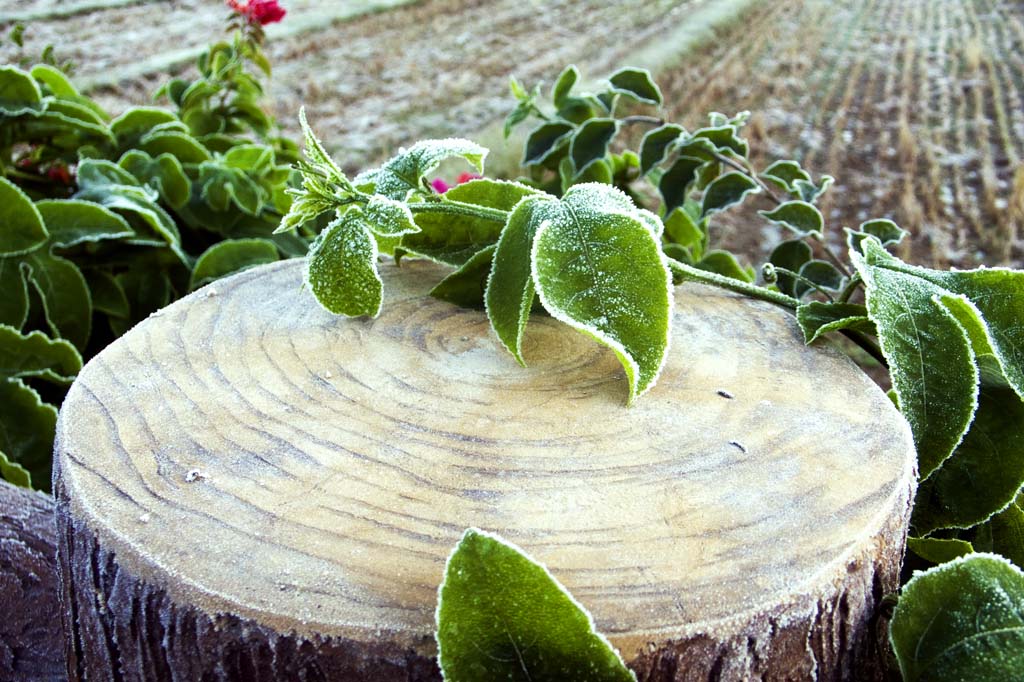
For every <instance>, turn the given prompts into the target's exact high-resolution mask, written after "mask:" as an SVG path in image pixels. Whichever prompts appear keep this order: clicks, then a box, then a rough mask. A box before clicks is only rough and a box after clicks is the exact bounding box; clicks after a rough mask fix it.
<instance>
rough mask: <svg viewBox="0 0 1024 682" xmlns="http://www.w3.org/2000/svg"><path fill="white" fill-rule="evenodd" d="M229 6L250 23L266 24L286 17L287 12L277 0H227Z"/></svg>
mask: <svg viewBox="0 0 1024 682" xmlns="http://www.w3.org/2000/svg"><path fill="white" fill-rule="evenodd" d="M227 3H228V7H230V8H231V9H232V10H234V11H235V12H236V13H238V14H239V15H241V16H242V17H243V18H245V20H246V21H247V22H249V23H250V24H259V25H260V26H266V25H267V24H273V23H275V22H278V21H281V20H282V19H284V15H285V14H287V12H285V10H284V8H283V7H281V6H280V5H279V4H277V0H227Z"/></svg>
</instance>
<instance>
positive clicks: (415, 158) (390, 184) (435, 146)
mask: <svg viewBox="0 0 1024 682" xmlns="http://www.w3.org/2000/svg"><path fill="white" fill-rule="evenodd" d="M486 156H487V150H486V149H485V148H483V147H481V146H480V145H478V144H476V143H475V142H470V141H469V140H463V139H460V138H449V139H447V140H423V141H421V142H417V143H416V144H414V145H413V146H412V147H410V148H409V149H407V150H404V151H402V152H399V154H398V155H397V156H394V157H393V158H391V159H390V160H389V161H387V162H386V163H385V164H384V165H383V166H381V167H380V168H378V169H376V170H373V171H369V172H367V173H364V174H362V175H360V176H359V177H357V178H356V179H355V184H356V185H357V186H363V185H366V184H368V183H372V184H373V186H374V193H375V194H380V195H383V196H385V197H387V198H389V199H394V200H396V201H405V200H406V199H407V198H408V197H409V195H410V194H411V193H412V192H416V191H420V190H421V189H422V182H423V178H424V177H425V176H426V175H427V174H428V173H430V172H431V171H433V170H435V169H436V168H437V167H438V166H439V165H440V164H441V162H442V161H444V160H446V159H451V158H462V159H465V160H466V161H468V162H469V164H470V165H471V166H472V167H473V168H475V169H476V170H477V171H478V172H480V173H483V171H484V157H486Z"/></svg>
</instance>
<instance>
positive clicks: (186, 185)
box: [117, 149, 192, 208]
mask: <svg viewBox="0 0 1024 682" xmlns="http://www.w3.org/2000/svg"><path fill="white" fill-rule="evenodd" d="M117 165H119V166H121V168H124V169H125V170H127V171H128V172H129V173H131V174H132V175H134V176H135V177H136V178H138V180H139V181H140V182H142V183H143V184H145V185H149V186H150V187H152V188H153V189H155V190H157V191H158V192H159V193H160V197H161V198H162V199H163V200H164V201H166V202H167V204H168V205H169V206H171V207H172V208H181V207H182V206H184V205H185V204H187V203H188V200H189V198H190V197H191V195H192V183H191V181H190V180H189V179H188V176H187V175H185V169H184V168H182V165H181V162H180V161H179V160H178V158H177V157H175V156H172V155H171V154H161V155H160V156H158V157H156V158H155V159H154V158H153V157H151V156H150V155H149V154H147V153H145V152H142V151H139V150H137V149H133V150H131V151H129V152H127V153H125V154H124V156H122V157H121V159H120V160H119V161H118V162H117Z"/></svg>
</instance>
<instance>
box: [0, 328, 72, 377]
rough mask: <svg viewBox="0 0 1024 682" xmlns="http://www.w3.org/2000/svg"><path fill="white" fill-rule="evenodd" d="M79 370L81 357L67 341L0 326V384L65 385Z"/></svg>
mask: <svg viewBox="0 0 1024 682" xmlns="http://www.w3.org/2000/svg"><path fill="white" fill-rule="evenodd" d="M80 369H82V356H81V355H79V354H78V351H77V350H75V347H74V346H72V345H71V344H70V343H68V342H67V341H65V340H63V339H51V338H49V337H48V336H46V335H45V334H43V333H42V332H31V333H29V334H22V333H21V332H19V331H18V330H17V329H15V328H14V327H9V326H7V325H0V381H7V380H8V379H27V378H39V379H45V380H46V381H51V382H54V383H57V384H63V385H67V384H70V383H71V382H72V381H73V380H74V378H75V375H76V374H78V371H79V370H80Z"/></svg>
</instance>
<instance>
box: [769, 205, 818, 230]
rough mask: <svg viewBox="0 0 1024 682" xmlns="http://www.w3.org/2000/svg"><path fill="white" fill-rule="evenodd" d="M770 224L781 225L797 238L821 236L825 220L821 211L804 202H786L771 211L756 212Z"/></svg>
mask: <svg viewBox="0 0 1024 682" xmlns="http://www.w3.org/2000/svg"><path fill="white" fill-rule="evenodd" d="M758 212H759V213H760V214H761V215H762V216H764V217H765V218H767V219H768V220H770V221H771V222H773V223H775V224H777V225H782V226H783V227H785V228H788V229H790V230H792V231H793V233H794V234H796V235H797V236H799V237H805V236H808V235H817V236H821V230H822V228H823V227H824V225H825V219H824V218H822V216H821V211H819V210H818V209H817V208H815V207H814V206H812V205H811V204H808V203H807V202H806V201H787V202H786V203H784V204H782V205H781V206H779V207H777V208H776V209H775V210H772V211H758Z"/></svg>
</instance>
